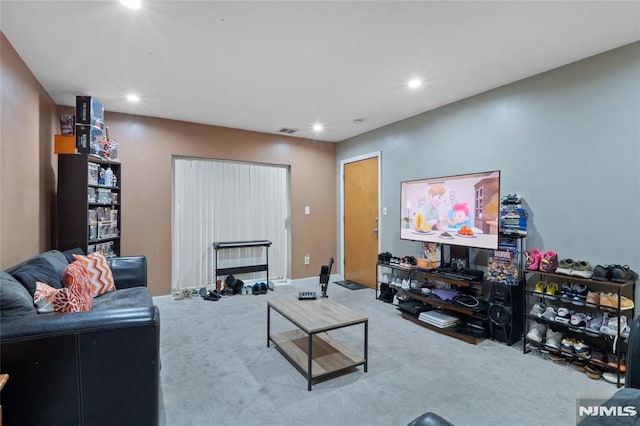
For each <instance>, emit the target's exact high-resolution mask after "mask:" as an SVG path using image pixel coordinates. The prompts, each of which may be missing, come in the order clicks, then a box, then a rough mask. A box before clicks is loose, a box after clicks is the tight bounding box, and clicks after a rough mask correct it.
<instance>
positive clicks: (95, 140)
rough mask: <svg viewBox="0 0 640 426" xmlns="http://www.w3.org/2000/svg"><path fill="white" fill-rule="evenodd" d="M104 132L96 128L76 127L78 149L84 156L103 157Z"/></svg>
mask: <svg viewBox="0 0 640 426" xmlns="http://www.w3.org/2000/svg"><path fill="white" fill-rule="evenodd" d="M103 143H104V131H103V130H102V129H101V128H99V127H95V126H76V149H77V150H78V152H81V153H83V154H93V155H98V156H100V157H103V154H102V151H103V149H102V148H103Z"/></svg>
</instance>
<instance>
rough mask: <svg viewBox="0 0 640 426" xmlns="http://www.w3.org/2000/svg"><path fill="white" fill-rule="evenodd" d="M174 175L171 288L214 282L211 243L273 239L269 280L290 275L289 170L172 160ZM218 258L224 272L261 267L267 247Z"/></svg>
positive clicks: (253, 276)
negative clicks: (245, 266) (236, 267)
mask: <svg viewBox="0 0 640 426" xmlns="http://www.w3.org/2000/svg"><path fill="white" fill-rule="evenodd" d="M173 177H174V179H173V187H174V188H173V243H172V245H173V250H172V278H171V287H172V289H173V290H180V289H185V288H194V287H202V286H205V285H210V284H214V283H215V268H216V265H215V260H216V259H215V251H214V250H213V242H222V241H250V240H269V241H271V242H272V243H273V244H272V245H271V247H269V249H268V250H269V279H271V278H286V277H287V273H288V265H289V232H288V218H289V168H288V167H287V166H280V165H265V164H254V163H243V162H234V161H223V160H208V159H197V158H184V157H174V161H173ZM218 258H219V262H220V267H221V268H227V267H233V266H244V265H247V264H251V265H252V264H262V263H264V260H265V249H264V248H245V249H229V250H221V251H220V252H219V256H218ZM265 276H266V274H265V273H264V272H255V273H252V274H244V275H241V276H238V278H240V279H242V280H252V279H255V280H264V279H265ZM221 279H224V277H221Z"/></svg>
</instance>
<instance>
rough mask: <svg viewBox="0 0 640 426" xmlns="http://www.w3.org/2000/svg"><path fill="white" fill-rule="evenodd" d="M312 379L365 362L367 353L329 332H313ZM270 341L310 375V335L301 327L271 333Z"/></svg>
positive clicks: (300, 369)
mask: <svg viewBox="0 0 640 426" xmlns="http://www.w3.org/2000/svg"><path fill="white" fill-rule="evenodd" d="M312 336H313V337H312V339H311V342H312V345H313V346H312V350H311V352H312V356H311V358H312V359H311V379H313V380H315V379H318V378H320V377H322V376H327V375H330V374H334V373H338V372H340V371H343V370H348V369H350V368H353V367H357V366H359V365H364V364H365V361H366V360H365V359H364V357H362V356H360V355H357V354H354V353H353V352H352V350H351V349H350V348H348V347H347V346H346V345H343V344H342V343H340V342H338V341H336V340H335V339H332V338H331V337H330V336H329V335H328V334H327V333H317V334H313V335H312ZM271 341H272V342H273V343H275V344H276V348H277V349H278V351H280V353H282V355H283V356H284V357H285V358H287V359H288V360H289V362H291V364H293V366H294V367H296V368H297V369H298V370H299V371H300V372H301V373H302V374H303V375H304V376H305V377H307V376H308V371H307V368H308V362H309V355H308V347H309V336H308V335H307V334H306V333H305V332H303V331H302V330H291V331H286V332H283V333H277V334H273V335H271Z"/></svg>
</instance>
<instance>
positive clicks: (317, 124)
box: [313, 123, 322, 132]
mask: <svg viewBox="0 0 640 426" xmlns="http://www.w3.org/2000/svg"><path fill="white" fill-rule="evenodd" d="M313 130H315V131H316V132H319V131H321V130H322V124H320V123H316V124H314V125H313Z"/></svg>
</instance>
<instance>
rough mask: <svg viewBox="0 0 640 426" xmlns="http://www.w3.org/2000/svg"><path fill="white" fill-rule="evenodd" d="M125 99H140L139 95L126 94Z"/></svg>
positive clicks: (131, 100)
mask: <svg viewBox="0 0 640 426" xmlns="http://www.w3.org/2000/svg"><path fill="white" fill-rule="evenodd" d="M127 100H128V101H129V102H138V101H139V100H140V96H138V95H127Z"/></svg>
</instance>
